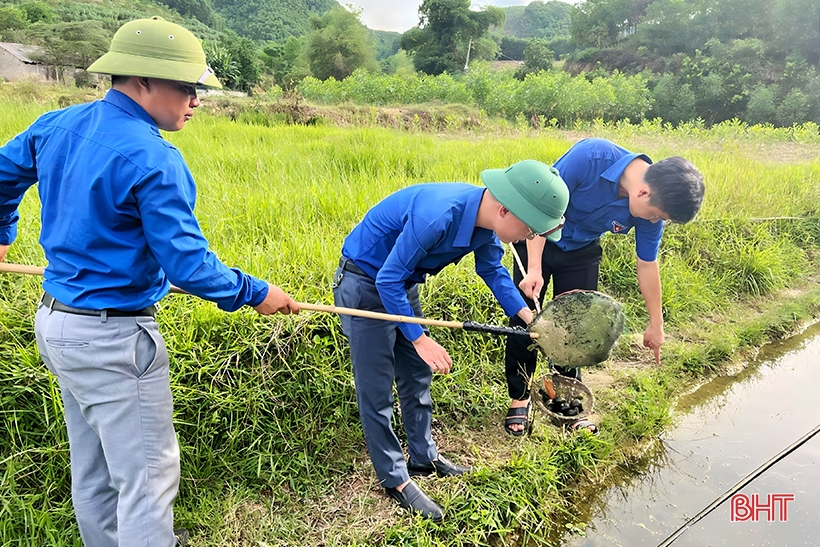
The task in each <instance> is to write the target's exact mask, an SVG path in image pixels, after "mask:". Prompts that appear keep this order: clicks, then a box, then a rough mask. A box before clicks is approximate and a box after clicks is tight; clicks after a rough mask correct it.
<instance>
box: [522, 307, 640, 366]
mask: <svg viewBox="0 0 820 547" xmlns="http://www.w3.org/2000/svg"><path fill="white" fill-rule="evenodd" d="M624 321H625V318H624V314H623V311H622V310H621V304H620V303H618V302H617V301H615V300H614V299H612V298H611V297H610V296H607V295H605V294H603V293H600V292H597V291H570V292H566V293H563V294H560V295H558V296H557V297H555V298H554V299H553V300H550V301H549V302H547V303H546V304H545V305H544V308H543V309H542V310H541V313H539V314H538V315H537V316H536V317H535V319H534V320H533V322H532V323H531V324H530V325H529V327H528V329H529V331H530V332H535V333H538V338H536V339H535V340H534V342H535V343H536V344H537V345H538V347H540V348H541V350H542V351H543V352H544V354H545V355H546V356H547V357H548V358H549V359H550V360H551V361H552V362H553V363H554V364H556V365H561V366H566V367H584V366H590V365H595V364H597V363H601V362H603V361H606V360H607V359H608V358H609V354H610V352H611V351H612V348H613V346H614V345H615V343H616V342H617V341H618V338H619V337H620V336H621V332H622V331H623V329H624Z"/></svg>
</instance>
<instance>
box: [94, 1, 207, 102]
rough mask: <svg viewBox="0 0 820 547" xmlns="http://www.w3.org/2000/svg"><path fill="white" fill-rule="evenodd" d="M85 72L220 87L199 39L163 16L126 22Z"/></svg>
mask: <svg viewBox="0 0 820 547" xmlns="http://www.w3.org/2000/svg"><path fill="white" fill-rule="evenodd" d="M88 72H95V73H98V74H111V75H112V76H140V77H143V78H160V79H162V80H175V81H178V82H185V83H189V84H199V85H207V86H210V87H222V84H220V83H219V80H217V78H216V76H215V75H214V71H213V70H211V68H210V67H209V66H208V64H207V63H206V61H205V52H204V51H203V50H202V44H200V43H199V39H197V37H196V36H194V35H193V34H192V33H191V31H189V30H188V29H186V28H183V27H181V26H179V25H177V24H175V23H169V22H168V21H166V20H165V19H163V18H162V17H152V18H151V19H137V20H135V21H131V22H129V23H125V24H124V25H123V26H121V27H120V29H119V30H118V31H117V33H116V34H114V38H113V39H112V40H111V47H110V49H109V50H108V53H106V54H105V55H103V56H102V57H100V58H99V59H97V60H96V61H94V63H93V64H92V65H91V66H90V67H88Z"/></svg>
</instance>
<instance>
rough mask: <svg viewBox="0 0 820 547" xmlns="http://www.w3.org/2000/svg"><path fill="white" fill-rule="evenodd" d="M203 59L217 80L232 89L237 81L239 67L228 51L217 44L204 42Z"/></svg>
mask: <svg viewBox="0 0 820 547" xmlns="http://www.w3.org/2000/svg"><path fill="white" fill-rule="evenodd" d="M203 49H204V50H205V59H206V61H207V62H208V66H209V67H211V68H212V69H214V73H215V74H216V77H217V78H219V80H220V81H221V82H222V83H223V84H225V85H226V86H228V87H233V86H235V85H236V83H237V82H238V81H239V65H238V64H237V63H236V61H235V60H234V58H233V55H231V52H230V51H228V49H227V48H226V47H225V46H223V45H222V44H220V43H219V42H205V43H204V44H203Z"/></svg>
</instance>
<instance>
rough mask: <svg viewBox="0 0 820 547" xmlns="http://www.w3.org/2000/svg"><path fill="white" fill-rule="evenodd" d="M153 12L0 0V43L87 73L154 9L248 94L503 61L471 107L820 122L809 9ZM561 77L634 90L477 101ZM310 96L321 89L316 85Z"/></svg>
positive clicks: (700, 4) (135, 1)
mask: <svg viewBox="0 0 820 547" xmlns="http://www.w3.org/2000/svg"><path fill="white" fill-rule="evenodd" d="M156 2H158V0H94V1H92V0H0V41H6V42H20V43H24V44H32V45H39V46H42V47H43V50H44V51H45V53H44V54H43V60H45V61H46V62H48V63H50V64H68V65H74V66H76V67H85V66H88V64H89V63H90V62H91V61H93V60H94V59H95V58H96V57H97V56H99V55H100V54H102V53H103V52H104V51H105V50H106V48H107V46H108V43H109V41H110V38H111V36H112V34H113V32H114V31H115V30H116V29H117V28H118V27H119V26H120V25H121V24H122V23H123V22H124V21H127V20H129V19H133V18H136V17H145V16H150V15H157V14H158V15H161V16H163V17H165V18H166V19H169V20H172V21H176V22H179V23H182V24H183V25H185V26H186V27H188V28H190V29H191V30H192V31H193V32H194V33H195V34H197V35H198V36H199V37H200V38H202V39H203V40H204V41H205V50H206V54H207V56H208V62H209V64H211V66H213V68H214V70H215V71H216V73H217V76H218V77H219V78H220V79H221V80H222V82H223V83H225V84H226V85H227V86H228V87H229V88H233V89H241V90H245V91H249V92H250V91H251V90H252V89H254V88H261V89H263V90H270V89H273V90H276V89H278V93H281V92H282V90H292V89H300V82H303V81H305V79H306V78H308V77H314V78H318V79H319V80H321V81H329V80H330V79H332V80H335V81H336V82H339V81H341V80H344V79H346V78H348V77H349V76H351V75H354V74H355V73H356V72H357V71H360V72H361V74H360V75H359V76H357V79H356V81H355V82H353V83H352V84H350V85H353V86H354V87H356V86H359V87H368V86H370V87H371V88H372V89H373V90H374V92H368V93H365V94H364V95H363V96H368V95H369V96H374V95H376V94H378V95H381V94H382V93H381V92H382V91H384V90H383V89H381V87H382V86H383V85H385V82H382V81H380V80H379V83H374V82H376V81H377V80H378V78H379V77H380V76H382V75H388V76H391V77H392V76H397V77H398V78H399V80H398V81H397V82H394V83H392V84H390V85H389V86H388V89H389V90H392V91H394V92H395V93H396V94H397V97H398V96H406V93H404V91H406V89H409V88H408V86H407V85H405V82H407V81H410V80H413V79H415V80H413V81H425V82H426V84H425V85H432V84H431V82H432V80H424V77H425V76H437V75H443V74H446V75H449V76H450V77H452V78H453V79H455V80H456V84H457V85H459V86H464V85H467V87H469V85H468V84H465V82H463V81H458V80H461V79H463V78H464V72H465V71H466V69H467V67H468V66H469V67H476V66H477V65H478V66H480V65H481V63H482V61H494V60H497V59H503V60H510V59H512V60H520V61H523V64H522V66H520V67H519V68H518V69H517V70H516V71H515V72H514V73H512V72H510V73H505V74H504V75H502V76H501V77H500V80H499V81H498V82H496V83H494V84H493V85H492V86H490V87H488V88H487V89H484V88H476V90H475V93H471V95H470V98H469V100H468V101H467V102H470V103H471V104H472V105H473V106H478V107H479V108H482V109H484V110H486V111H491V110H495V111H500V112H504V115H505V116H507V117H514V116H517V115H522V116H525V117H526V119H531V118H532V115H533V114H536V115H537V116H539V117H541V119H546V120H551V119H553V118H555V119H562V118H563V119H567V120H570V119H573V118H575V119H585V118H586V116H588V115H595V114H594V113H595V112H604V111H607V112H611V113H612V114H610V115H609V117H611V118H612V120H619V119H621V116H622V114H619V113H618V112H624V111H628V112H632V114H630V115H629V116H628V117H629V118H630V121H632V122H639V121H641V120H646V119H660V120H662V121H663V122H668V123H671V124H679V123H683V122H689V121H695V122H696V123H701V124H704V125H707V126H710V125H712V124H715V123H719V122H721V121H725V120H731V119H735V118H736V119H738V120H741V121H744V122H747V123H750V124H761V123H769V124H772V125H776V126H780V127H788V126H792V125H794V124H802V123H804V122H807V121H812V122H814V123H820V72H819V69H820V2H818V1H817V0H688V1H686V2H683V1H681V0H585V1H582V2H580V3H578V4H576V5H571V4H568V3H566V2H561V1H558V0H549V1H542V0H534V1H532V2H530V3H529V4H528V5H527V6H517V7H509V8H505V9H501V8H498V7H493V6H485V7H483V8H480V9H477V8H473V7H472V6H471V1H470V0H423V2H422V4H421V5H420V7H419V25H418V26H416V27H414V28H412V29H410V30H408V31H407V32H405V33H404V34H398V33H388V32H383V31H372V30H370V29H367V28H366V27H364V25H363V24H362V23H361V21H360V19H359V13H358V12H357V11H355V9H354V10H352V11H348V10H346V9H345V8H343V7H341V6H340V4H339V2H337V1H336V0H165V3H163V4H159V3H156ZM557 67H560V68H557ZM470 70H475V68H471V69H470ZM556 70H563V71H565V72H567V73H569V74H570V75H572V76H575V77H580V78H584V79H585V80H586V82H588V83H594V82H602V81H604V80H603V79H607V78H613V80H612V82H614V83H612V85H613V86H614V88H618V86H620V85H621V82H624V81H628V82H629V92H626V91H623V90H621V92H618V93H616V94H614V95H613V96H612V97H611V98H609V99H601V101H603V103H602V104H598V102H599V101H598V99H596V100H594V101H592V102H590V104H589V108H588V109H584V108H581V107H575V108H574V109H573V112H570V113H569V114H565V113H563V111H562V112H561V115H560V116H558V115H557V114H556V108H557V107H556V106H555V105H556V104H557V102H556V101H551V100H547V99H544V100H543V101H541V104H543V105H545V106H543V107H536V103H538V102H539V101H535V100H534V99H533V98H531V97H528V96H526V94H525V93H524V91H520V93H521V94H522V95H521V97H520V98H519V99H520V100H519V99H516V101H514V103H515V104H514V105H512V106H510V105H506V106H503V107H501V106H498V107H493V108H490V107H488V106H487V105H485V101H486V100H487V99H488V97H490V96H491V91H493V90H494V89H499V88H504V89H506V91H505V92H504V93H503V95H504V96H505V97H507V98H512V97H515V96H516V93H518V92H514V91H513V89H514V88H515V89H518V87H520V86H519V84H517V83H515V82H510V81H504V78H507V79H510V78H512V79H514V80H516V81H518V82H520V85H521V86H523V87H521V89H522V90H523V89H529V88H530V87H533V91H534V92H536V91H537V92H538V93H541V94H543V93H545V92H544V86H543V85H535V84H533V83H532V82H530V83H529V84H527V83H526V82H525V79H526V78H540V79H541V80H539V81H542V82H544V81H547V80H549V81H553V82H563V79H562V78H561V77H559V76H556V75H555V71H556ZM542 72H544V73H548V74H552V75H543V74H541V73H542ZM624 76H628V78H627V79H624V78H623V77H624ZM368 78H371V79H372V80H368ZM419 78H420V79H419ZM486 81H487V82H489V81H490V80H489V79H486ZM78 83H82V82H80V81H79V80H78ZM328 85H329V88H328V89H331V88H333V86H334V84H333V83H332V82H330V83H329V84H328ZM408 85H409V84H408ZM561 85H563V86H565V85H567V84H565V83H561ZM572 85H574V86H575V87H578V88H579V89H580V88H582V87H584V86H583V82H578V83H575V82H573V83H572ZM608 85H609V84H608ZM275 86H278V88H277V87H275ZM307 87H308V88H310V89H312V90H316V89H317V85H316V84H315V82H309V83H308V85H307ZM410 87H412V86H410ZM604 87H606V86H604ZM592 88H593V89H600V88H601V85H599V84H594V85H593V86H592ZM301 89H305V87H304V86H303V87H302V88H301ZM334 89H335V88H334ZM375 91H379V93H375ZM335 93H336V91H332V92H330V93H329V92H325V91H322V92H321V93H319V94H320V95H323V96H330V95H334V94H335ZM422 95H424V96H426V94H421V95H419V96H422ZM561 96H563V95H561ZM587 98H588V97H587ZM383 100H384V101H386V102H391V101H394V100H399V99H389V98H385V99H383ZM519 103H520V104H519ZM505 104H506V103H505ZM549 105H552V106H549ZM635 105H638V107H635ZM579 113H580V114H579ZM587 113H588V114H587ZM603 117H604V119H609V118H608V117H607V116H603Z"/></svg>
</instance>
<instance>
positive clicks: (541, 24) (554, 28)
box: [504, 0, 572, 40]
mask: <svg viewBox="0 0 820 547" xmlns="http://www.w3.org/2000/svg"><path fill="white" fill-rule="evenodd" d="M508 9H509V8H508ZM571 9H572V6H571V5H570V4H568V3H566V2H557V1H549V2H542V1H541V0H534V1H533V2H530V3H529V4H528V5H527V6H525V7H524V8H523V10H522V11H521V14H520V15H518V16H517V17H515V18H513V16H512V14H510V13H509V11H508V13H507V22H506V24H505V25H504V32H505V33H508V34H510V35H512V36H515V37H518V38H546V39H548V40H549V39H552V38H555V37H558V36H569V34H570V22H571V20H570V10H571Z"/></svg>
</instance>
